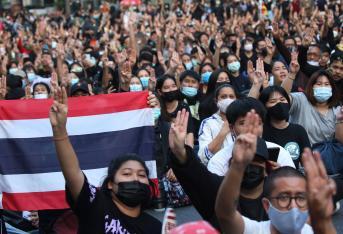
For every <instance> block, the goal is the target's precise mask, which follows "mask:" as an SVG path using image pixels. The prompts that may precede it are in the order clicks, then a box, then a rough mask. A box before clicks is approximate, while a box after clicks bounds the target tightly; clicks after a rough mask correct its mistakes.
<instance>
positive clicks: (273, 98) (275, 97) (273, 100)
mask: <svg viewBox="0 0 343 234" xmlns="http://www.w3.org/2000/svg"><path fill="white" fill-rule="evenodd" d="M279 102H282V103H288V101H287V99H286V98H285V97H284V96H282V95H281V93H279V92H273V93H272V94H271V95H270V96H269V99H268V101H267V102H266V107H267V108H270V107H273V106H275V105H276V104H278V103H279Z"/></svg>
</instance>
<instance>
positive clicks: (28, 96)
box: [24, 85, 32, 99]
mask: <svg viewBox="0 0 343 234" xmlns="http://www.w3.org/2000/svg"><path fill="white" fill-rule="evenodd" d="M24 99H32V93H31V86H30V85H27V86H26V87H25V98H24Z"/></svg>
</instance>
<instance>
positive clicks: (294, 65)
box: [289, 52, 300, 75]
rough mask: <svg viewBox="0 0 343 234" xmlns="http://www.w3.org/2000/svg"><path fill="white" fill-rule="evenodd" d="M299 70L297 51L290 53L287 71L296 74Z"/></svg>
mask: <svg viewBox="0 0 343 234" xmlns="http://www.w3.org/2000/svg"><path fill="white" fill-rule="evenodd" d="M299 70H300V65H299V63H298V52H292V53H291V63H290V65H289V72H290V73H291V74H294V75H296V74H297V73H298V72H299Z"/></svg>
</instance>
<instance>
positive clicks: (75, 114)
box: [0, 92, 157, 210]
mask: <svg viewBox="0 0 343 234" xmlns="http://www.w3.org/2000/svg"><path fill="white" fill-rule="evenodd" d="M147 95H148V93H147V92H135V93H120V94H108V95H99V96H90V97H81V98H69V101H68V104H69V113H68V122H67V130H68V134H69V136H70V140H71V142H72V145H73V147H74V149H75V151H76V154H77V156H78V159H79V161H80V167H81V169H82V170H83V171H84V173H85V174H86V176H87V178H88V180H89V181H90V183H91V184H93V185H95V186H99V187H100V185H101V183H102V180H103V179H104V178H105V175H106V173H107V166H108V164H109V162H110V161H111V160H112V159H113V158H114V157H116V156H118V155H121V154H124V153H137V154H138V155H140V156H141V157H142V158H143V159H144V160H145V161H146V163H147V165H148V167H149V168H150V178H157V175H156V163H155V161H154V160H153V145H154V128H153V124H154V121H153V116H152V111H151V108H148V106H147ZM51 104H52V100H15V101H0V208H3V209H8V210H43V209H63V208H67V207H68V205H67V203H66V200H65V192H64V190H65V180H64V178H63V175H62V172H61V171H60V170H61V169H60V166H59V163H58V160H57V156H56V153H55V147H54V143H53V140H52V130H51V126H50V121H49V117H48V115H49V109H50V106H51Z"/></svg>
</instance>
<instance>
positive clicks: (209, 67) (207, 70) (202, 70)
mask: <svg viewBox="0 0 343 234" xmlns="http://www.w3.org/2000/svg"><path fill="white" fill-rule="evenodd" d="M205 72H213V69H212V67H211V66H209V65H205V66H204V67H203V68H202V69H201V74H203V73H205Z"/></svg>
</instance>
